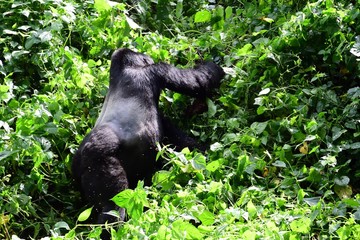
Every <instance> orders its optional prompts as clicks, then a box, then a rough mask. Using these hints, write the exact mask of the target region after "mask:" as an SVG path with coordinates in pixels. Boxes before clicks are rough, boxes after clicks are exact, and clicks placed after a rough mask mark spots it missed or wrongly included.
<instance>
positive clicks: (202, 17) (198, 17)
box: [194, 10, 211, 23]
mask: <svg viewBox="0 0 360 240" xmlns="http://www.w3.org/2000/svg"><path fill="white" fill-rule="evenodd" d="M210 20H211V13H210V12H209V11H208V10H202V11H199V12H196V13H195V17H194V22H195V23H200V22H209V21H210Z"/></svg>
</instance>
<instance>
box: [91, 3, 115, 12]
mask: <svg viewBox="0 0 360 240" xmlns="http://www.w3.org/2000/svg"><path fill="white" fill-rule="evenodd" d="M94 7H95V9H96V11H97V12H104V11H108V10H110V9H111V5H110V3H109V1H108V0H95V3H94Z"/></svg>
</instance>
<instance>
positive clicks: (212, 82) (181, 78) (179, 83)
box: [149, 62, 225, 97]
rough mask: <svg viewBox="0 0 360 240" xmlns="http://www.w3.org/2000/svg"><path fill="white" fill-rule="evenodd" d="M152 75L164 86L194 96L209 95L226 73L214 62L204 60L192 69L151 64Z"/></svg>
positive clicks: (164, 64)
mask: <svg viewBox="0 0 360 240" xmlns="http://www.w3.org/2000/svg"><path fill="white" fill-rule="evenodd" d="M149 68H150V71H151V76H154V77H155V78H156V79H160V81H161V83H162V85H163V87H165V88H168V89H170V90H173V91H175V92H179V93H183V94H186V95H189V96H193V97H199V96H207V95H208V94H209V92H210V90H211V89H213V88H217V87H219V85H220V80H221V79H222V78H223V77H224V75H225V73H224V71H223V69H222V68H221V67H219V66H218V65H216V64H215V63H213V62H204V63H202V64H199V65H197V66H196V67H195V68H192V69H179V68H176V67H174V66H171V65H169V64H166V63H158V64H154V65H150V66H149Z"/></svg>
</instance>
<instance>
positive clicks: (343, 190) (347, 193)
mask: <svg viewBox="0 0 360 240" xmlns="http://www.w3.org/2000/svg"><path fill="white" fill-rule="evenodd" d="M334 191H335V193H336V195H338V196H339V198H341V199H349V198H351V195H352V194H353V191H352V188H351V187H350V186H349V185H346V186H339V185H335V186H334Z"/></svg>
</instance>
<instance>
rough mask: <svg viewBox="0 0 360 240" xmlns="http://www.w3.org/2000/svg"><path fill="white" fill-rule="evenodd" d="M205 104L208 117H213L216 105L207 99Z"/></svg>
mask: <svg viewBox="0 0 360 240" xmlns="http://www.w3.org/2000/svg"><path fill="white" fill-rule="evenodd" d="M206 103H207V106H208V116H209V117H213V116H214V115H215V113H216V111H217V109H216V105H215V104H214V102H213V101H212V100H211V99H209V98H207V99H206Z"/></svg>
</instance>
